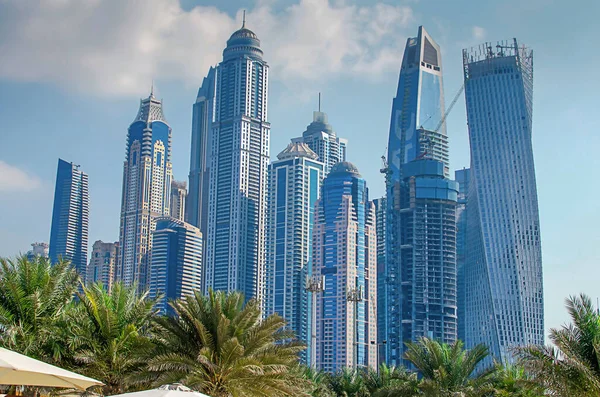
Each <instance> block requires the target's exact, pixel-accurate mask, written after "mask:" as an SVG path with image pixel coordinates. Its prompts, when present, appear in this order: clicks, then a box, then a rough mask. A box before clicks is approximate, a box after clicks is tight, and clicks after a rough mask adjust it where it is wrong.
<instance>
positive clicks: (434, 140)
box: [378, 26, 449, 365]
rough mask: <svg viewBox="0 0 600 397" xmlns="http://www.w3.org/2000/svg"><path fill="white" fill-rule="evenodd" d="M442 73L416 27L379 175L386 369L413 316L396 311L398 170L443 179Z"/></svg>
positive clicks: (399, 289)
mask: <svg viewBox="0 0 600 397" xmlns="http://www.w3.org/2000/svg"><path fill="white" fill-rule="evenodd" d="M443 70H444V69H443V67H442V58H441V50H440V47H439V45H438V44H437V43H436V42H435V41H434V40H433V38H432V37H431V36H430V35H429V34H428V33H427V31H426V30H425V29H424V28H423V27H422V26H420V27H419V30H418V34H417V36H416V37H411V38H409V39H408V40H407V42H406V47H405V50H404V57H403V59H402V66H401V68H400V77H399V80H398V89H397V91H396V97H395V98H394V100H393V103H392V114H391V121H390V132H389V141H388V153H387V162H386V163H385V164H384V167H383V169H382V172H384V173H385V175H386V198H387V214H386V217H387V228H386V246H387V248H386V251H387V252H386V266H385V277H383V279H384V280H385V285H384V286H380V289H381V290H382V291H385V292H383V293H382V294H380V295H379V303H378V304H379V305H381V306H383V307H384V308H385V313H386V319H385V324H386V325H387V326H386V328H385V331H383V332H382V333H381V335H380V338H379V342H378V343H380V344H383V342H384V341H385V342H386V343H385V361H386V362H387V363H389V364H391V365H401V364H402V354H403V351H404V342H405V340H406V339H403V338H404V336H403V333H402V331H401V330H400V328H401V327H402V326H401V324H409V323H410V324H412V322H413V315H414V310H410V311H407V310H406V308H403V306H402V305H403V301H405V299H412V298H405V299H403V297H402V295H403V293H404V292H403V286H402V285H401V280H402V278H403V273H402V272H404V271H405V269H404V268H403V262H402V261H403V256H405V253H404V252H403V251H402V250H403V247H402V240H403V239H404V238H405V236H403V233H404V225H403V219H402V213H401V211H402V209H403V206H404V204H403V203H402V202H401V201H402V198H401V196H402V195H403V193H402V191H403V189H405V187H406V184H407V180H406V179H405V177H404V175H403V172H404V170H403V167H404V165H405V164H408V163H410V162H412V161H415V160H422V159H425V158H427V159H430V160H436V161H439V162H440V163H442V166H443V173H442V176H443V177H448V175H449V165H448V163H449V152H448V151H449V149H448V137H447V134H446V127H445V124H444V123H443V116H444V111H445V108H444V88H443V79H442V73H443ZM405 195H406V194H405V193H404V196H405ZM440 293H441V291H440ZM404 327H408V326H407V325H404ZM407 332H408V330H407ZM409 334H411V332H409ZM382 338H383V339H382Z"/></svg>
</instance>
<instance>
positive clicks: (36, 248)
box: [25, 243, 50, 261]
mask: <svg viewBox="0 0 600 397" xmlns="http://www.w3.org/2000/svg"><path fill="white" fill-rule="evenodd" d="M48 247H49V245H48V243H31V249H30V250H29V251H27V254H25V256H26V257H27V259H28V260H30V261H32V260H34V259H35V258H37V257H42V258H48V257H49V256H50V253H49V251H48Z"/></svg>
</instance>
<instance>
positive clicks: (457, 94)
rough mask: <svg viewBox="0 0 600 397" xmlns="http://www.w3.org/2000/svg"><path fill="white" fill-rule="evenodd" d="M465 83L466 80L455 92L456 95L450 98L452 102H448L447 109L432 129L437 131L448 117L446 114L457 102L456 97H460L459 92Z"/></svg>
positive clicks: (463, 88) (462, 89)
mask: <svg viewBox="0 0 600 397" xmlns="http://www.w3.org/2000/svg"><path fill="white" fill-rule="evenodd" d="M465 84H466V81H465V82H464V83H463V84H462V85H461V86H460V88H459V90H458V92H457V93H456V95H455V96H454V98H453V99H452V102H450V106H448V109H446V113H444V115H443V116H442V118H441V120H440V122H439V123H438V125H437V126H436V127H435V130H433V131H434V132H438V131H439V130H440V128H442V125H444V123H445V122H446V118H447V117H448V115H449V114H450V112H451V111H452V108H453V107H454V105H456V102H458V98H460V94H462V92H463V91H464V90H465Z"/></svg>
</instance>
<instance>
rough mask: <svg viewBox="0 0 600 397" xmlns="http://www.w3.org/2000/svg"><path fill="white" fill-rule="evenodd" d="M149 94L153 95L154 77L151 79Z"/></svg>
mask: <svg viewBox="0 0 600 397" xmlns="http://www.w3.org/2000/svg"><path fill="white" fill-rule="evenodd" d="M150 96H151V97H153V96H154V79H152V85H151V86H150Z"/></svg>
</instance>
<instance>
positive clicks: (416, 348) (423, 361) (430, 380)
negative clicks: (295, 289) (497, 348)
mask: <svg viewBox="0 0 600 397" xmlns="http://www.w3.org/2000/svg"><path fill="white" fill-rule="evenodd" d="M406 347H407V350H406V352H405V353H404V358H405V359H406V360H408V361H410V362H411V363H412V364H413V365H414V366H415V368H416V369H417V370H418V371H419V373H420V374H421V375H422V377H423V379H422V380H421V383H420V384H419V389H420V391H422V392H423V395H425V396H428V397H471V396H485V395H488V394H489V392H490V389H491V383H490V378H491V375H492V374H493V372H494V370H495V369H494V368H490V369H488V370H484V371H482V372H479V373H476V369H477V367H478V365H479V364H480V363H481V362H482V361H483V360H484V359H485V358H486V357H487V356H488V348H487V347H486V346H483V345H478V346H475V347H474V348H473V349H471V350H465V349H464V347H463V343H462V342H461V341H456V342H454V343H453V344H451V345H448V344H446V343H440V342H438V341H435V340H431V339H428V338H421V339H420V340H419V341H418V342H407V343H406Z"/></svg>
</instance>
